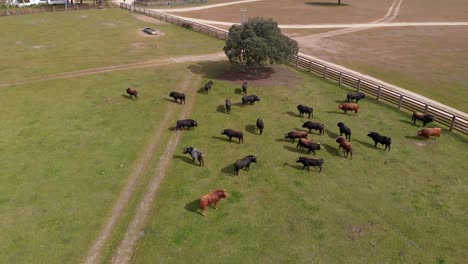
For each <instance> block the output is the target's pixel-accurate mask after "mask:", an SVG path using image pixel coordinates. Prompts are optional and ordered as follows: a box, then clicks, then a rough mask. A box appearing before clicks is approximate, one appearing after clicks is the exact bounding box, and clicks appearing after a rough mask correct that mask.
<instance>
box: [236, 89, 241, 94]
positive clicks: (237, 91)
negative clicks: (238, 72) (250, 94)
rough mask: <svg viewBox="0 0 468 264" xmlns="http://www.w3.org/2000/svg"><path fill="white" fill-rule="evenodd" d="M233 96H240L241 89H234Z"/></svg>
mask: <svg viewBox="0 0 468 264" xmlns="http://www.w3.org/2000/svg"><path fill="white" fill-rule="evenodd" d="M234 93H235V94H242V89H241V88H236V89H234Z"/></svg>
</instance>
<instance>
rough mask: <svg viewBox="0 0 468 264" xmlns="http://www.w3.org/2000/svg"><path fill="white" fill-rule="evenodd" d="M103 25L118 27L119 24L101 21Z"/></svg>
mask: <svg viewBox="0 0 468 264" xmlns="http://www.w3.org/2000/svg"><path fill="white" fill-rule="evenodd" d="M101 26H105V27H116V26H117V24H116V23H113V22H104V23H101Z"/></svg>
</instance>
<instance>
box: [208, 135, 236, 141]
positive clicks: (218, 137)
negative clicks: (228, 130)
mask: <svg viewBox="0 0 468 264" xmlns="http://www.w3.org/2000/svg"><path fill="white" fill-rule="evenodd" d="M211 138H214V139H217V140H221V141H225V142H229V138H225V137H220V136H212V137H211ZM231 142H232V140H231Z"/></svg>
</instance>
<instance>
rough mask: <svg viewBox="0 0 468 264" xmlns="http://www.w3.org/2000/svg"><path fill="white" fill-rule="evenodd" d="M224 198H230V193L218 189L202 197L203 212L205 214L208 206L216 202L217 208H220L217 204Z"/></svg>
mask: <svg viewBox="0 0 468 264" xmlns="http://www.w3.org/2000/svg"><path fill="white" fill-rule="evenodd" d="M222 198H228V194H227V192H226V191H224V190H217V191H214V192H212V193H209V194H207V195H205V196H203V197H202V198H200V208H201V214H202V215H203V216H205V210H206V207H208V206H210V205H211V204H214V206H215V209H218V207H217V204H218V202H219V200H220V199H222Z"/></svg>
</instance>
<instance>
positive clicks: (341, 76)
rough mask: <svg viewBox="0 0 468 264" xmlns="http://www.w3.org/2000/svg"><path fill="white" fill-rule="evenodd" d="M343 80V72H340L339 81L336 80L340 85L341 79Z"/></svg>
mask: <svg viewBox="0 0 468 264" xmlns="http://www.w3.org/2000/svg"><path fill="white" fill-rule="evenodd" d="M342 78H343V72H340V79H339V80H338V84H339V85H341V79H342Z"/></svg>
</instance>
